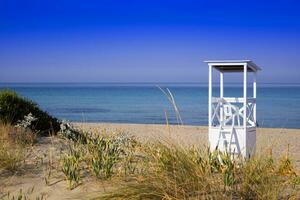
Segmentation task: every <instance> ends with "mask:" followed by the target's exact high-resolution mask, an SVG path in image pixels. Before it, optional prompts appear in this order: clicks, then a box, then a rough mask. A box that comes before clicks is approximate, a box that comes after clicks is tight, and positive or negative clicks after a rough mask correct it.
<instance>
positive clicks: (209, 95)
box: [208, 65, 212, 129]
mask: <svg viewBox="0 0 300 200" xmlns="http://www.w3.org/2000/svg"><path fill="white" fill-rule="evenodd" d="M211 99H212V66H211V65H209V72H208V126H209V129H210V128H211V125H212V119H211V117H212V105H211V103H212V102H211Z"/></svg>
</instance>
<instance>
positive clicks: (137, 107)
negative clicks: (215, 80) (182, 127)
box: [0, 83, 300, 128]
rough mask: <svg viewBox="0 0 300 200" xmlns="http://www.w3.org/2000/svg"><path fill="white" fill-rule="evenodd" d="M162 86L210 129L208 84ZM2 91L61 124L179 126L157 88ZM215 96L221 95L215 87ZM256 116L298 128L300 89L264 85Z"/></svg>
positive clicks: (187, 115) (190, 120) (232, 91)
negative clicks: (32, 103)
mask: <svg viewBox="0 0 300 200" xmlns="http://www.w3.org/2000/svg"><path fill="white" fill-rule="evenodd" d="M159 85H160V86H162V87H168V88H169V89H170V90H171V91H172V93H173V95H174V96H175V99H176V102H177V105H178V107H179V109H180V112H181V116H182V119H183V122H184V124H188V125H207V101H208V97H207V85H206V84H159ZM3 88H10V89H13V90H15V91H16V92H17V93H19V94H20V95H22V96H25V97H27V98H30V99H32V100H34V101H36V102H37V103H38V104H39V105H40V106H41V107H42V108H43V109H45V110H46V111H48V112H49V113H50V114H52V115H54V116H56V117H58V118H59V119H68V120H70V121H82V122H115V123H147V124H152V123H158V124H163V123H165V121H166V120H165V111H167V112H168V113H169V121H170V123H173V124H174V123H176V118H175V115H174V112H173V109H172V107H171V105H170V103H169V102H168V100H167V98H166V97H165V96H164V95H163V94H162V92H161V91H160V90H159V89H158V88H157V87H156V86H155V84H100V83H99V84H97V83H89V84H75V83H69V84H16V83H15V84H11V83H10V84H4V83H2V84H0V89H3ZM250 89H251V88H250ZM214 91H215V92H214V93H215V95H218V94H217V91H218V88H217V87H215V88H214ZM250 91H251V90H250ZM241 95H242V88H239V87H236V86H228V87H227V88H226V89H225V96H233V97H239V96H241ZM249 95H251V92H250V94H249ZM257 117H258V123H259V125H260V126H261V127H276V128H278V127H280V128H300V85H268V84H265V85H260V86H259V87H258V98H257Z"/></svg>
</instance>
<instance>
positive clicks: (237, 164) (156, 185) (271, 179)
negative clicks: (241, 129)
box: [99, 143, 300, 199]
mask: <svg viewBox="0 0 300 200" xmlns="http://www.w3.org/2000/svg"><path fill="white" fill-rule="evenodd" d="M142 153H143V154H144V155H145V159H144V161H143V162H144V163H143V164H144V165H143V168H144V170H143V173H140V174H134V175H133V176H132V179H133V180H134V181H130V182H123V183H120V185H121V186H120V188H118V189H116V190H115V191H113V192H112V193H110V194H108V195H106V196H102V197H100V198H99V199H297V198H300V193H299V189H300V178H299V176H297V174H296V172H295V171H294V170H293V167H292V165H291V161H290V159H289V158H288V157H286V156H284V157H283V158H282V160H280V161H278V162H276V161H275V160H274V159H273V157H272V156H271V155H263V156H260V157H253V158H251V159H249V160H242V159H232V158H231V157H230V156H229V155H227V154H226V153H225V154H224V153H221V152H213V153H210V152H209V151H206V152H205V151H200V150H198V149H195V148H192V149H185V148H182V147H179V146H178V145H173V144H163V143H156V144H152V145H150V146H147V147H145V148H143V152H142Z"/></svg>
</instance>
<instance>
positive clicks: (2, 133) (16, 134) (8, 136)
mask: <svg viewBox="0 0 300 200" xmlns="http://www.w3.org/2000/svg"><path fill="white" fill-rule="evenodd" d="M35 139H36V138H35V134H33V133H32V132H31V131H30V130H25V129H21V128H16V127H14V126H12V125H10V124H5V123H0V169H2V170H9V171H15V170H17V169H18V168H19V167H20V166H21V164H22V161H24V159H25V153H26V146H27V145H32V144H33V143H34V141H35Z"/></svg>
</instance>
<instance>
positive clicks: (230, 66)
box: [204, 60, 261, 72]
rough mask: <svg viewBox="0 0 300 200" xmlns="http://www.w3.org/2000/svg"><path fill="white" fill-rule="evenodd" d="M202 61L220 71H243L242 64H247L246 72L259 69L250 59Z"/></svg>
mask: <svg viewBox="0 0 300 200" xmlns="http://www.w3.org/2000/svg"><path fill="white" fill-rule="evenodd" d="M204 62H205V63H207V64H208V65H211V66H213V67H214V68H215V69H217V70H219V71H221V72H243V71H244V64H247V70H248V72H256V71H259V70H261V68H260V67H258V66H257V65H256V64H255V63H254V62H252V61H251V60H208V61H204Z"/></svg>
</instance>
